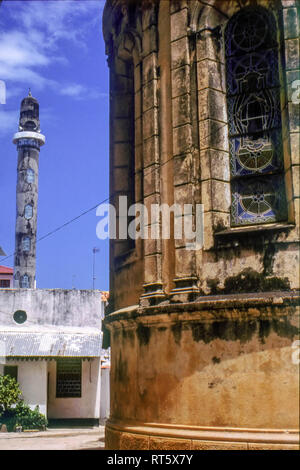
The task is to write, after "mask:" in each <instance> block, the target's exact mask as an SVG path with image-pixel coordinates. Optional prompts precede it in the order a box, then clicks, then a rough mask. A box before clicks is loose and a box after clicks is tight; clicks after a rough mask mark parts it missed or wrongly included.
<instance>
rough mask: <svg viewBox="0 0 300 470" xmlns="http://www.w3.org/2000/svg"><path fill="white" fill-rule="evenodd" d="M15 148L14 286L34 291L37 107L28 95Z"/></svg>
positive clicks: (39, 141)
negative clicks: (16, 158) (16, 160)
mask: <svg viewBox="0 0 300 470" xmlns="http://www.w3.org/2000/svg"><path fill="white" fill-rule="evenodd" d="M13 143H14V144H16V145H17V149H18V170H17V172H18V179H17V216H16V242H15V262H14V287H15V288H18V287H22V288H31V289H32V288H35V270H36V228H37V201H38V172H39V153H40V147H41V146H42V145H44V143H45V136H44V135H42V134H41V132H40V120H39V104H38V101H37V100H36V99H35V98H33V97H32V95H31V92H30V90H29V93H28V96H27V97H26V98H24V99H23V100H22V103H21V110H20V120H19V132H17V133H16V134H15V135H14V137H13Z"/></svg>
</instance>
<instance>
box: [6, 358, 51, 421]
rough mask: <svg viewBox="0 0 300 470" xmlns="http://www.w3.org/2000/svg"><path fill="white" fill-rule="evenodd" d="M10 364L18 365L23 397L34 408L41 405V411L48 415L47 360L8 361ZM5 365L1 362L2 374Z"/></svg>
mask: <svg viewBox="0 0 300 470" xmlns="http://www.w3.org/2000/svg"><path fill="white" fill-rule="evenodd" d="M7 365H9V366H18V383H19V384H20V388H21V390H22V393H23V395H22V398H24V401H25V403H26V404H27V405H29V406H30V407H31V408H32V409H34V408H35V407H36V405H39V408H40V412H41V413H43V414H44V415H46V416H47V361H15V360H14V361H11V360H10V361H8V362H7ZM3 368H4V365H3V364H0V374H2V373H3Z"/></svg>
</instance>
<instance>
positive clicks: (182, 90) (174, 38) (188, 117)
mask: <svg viewBox="0 0 300 470" xmlns="http://www.w3.org/2000/svg"><path fill="white" fill-rule="evenodd" d="M188 16H189V14H188V8H187V4H186V2H175V3H174V4H171V58H172V60H171V71H172V124H173V158H174V163H173V164H174V203H175V204H178V205H179V206H180V207H181V210H183V207H184V204H193V205H194V203H195V185H194V181H193V179H194V165H195V156H196V155H197V151H196V152H195V145H194V144H195V142H193V127H192V110H191V81H190V76H191V60H190V50H189V38H188V35H187V30H188ZM197 144H198V143H196V145H197ZM197 146H198V145H197ZM194 209H195V207H193V209H191V214H188V213H186V215H192V216H193V215H194ZM177 217H180V218H181V220H182V223H183V217H182V216H176V215H175V219H176V218H177ZM193 218H194V217H193ZM176 222H177V223H178V218H177V220H176ZM190 242H191V241H190V240H187V239H186V236H185V233H184V231H183V236H182V237H181V239H176V238H175V278H174V283H175V288H174V289H173V290H172V291H171V295H172V297H173V300H174V301H178V300H179V301H188V300H192V298H193V297H194V296H195V295H196V294H197V293H198V287H197V270H196V256H195V251H194V250H187V245H188V244H189V243H190Z"/></svg>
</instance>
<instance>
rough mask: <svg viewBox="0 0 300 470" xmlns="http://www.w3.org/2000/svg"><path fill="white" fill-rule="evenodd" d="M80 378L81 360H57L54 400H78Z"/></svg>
mask: <svg viewBox="0 0 300 470" xmlns="http://www.w3.org/2000/svg"><path fill="white" fill-rule="evenodd" d="M81 376H82V365H81V359H57V361H56V398H80V397H81Z"/></svg>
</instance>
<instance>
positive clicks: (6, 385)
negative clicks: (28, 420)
mask: <svg viewBox="0 0 300 470" xmlns="http://www.w3.org/2000/svg"><path fill="white" fill-rule="evenodd" d="M21 395H22V392H21V390H20V387H19V384H18V382H17V381H16V380H15V379H14V378H13V377H10V376H9V375H0V414H2V413H4V414H5V413H6V412H7V411H9V410H10V409H11V408H12V406H13V405H16V404H18V403H19V402H20V400H21Z"/></svg>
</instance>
